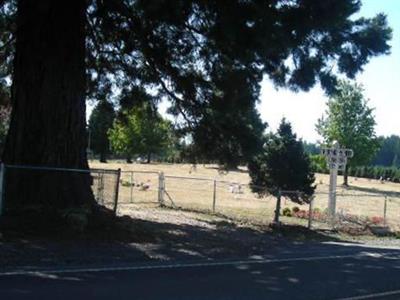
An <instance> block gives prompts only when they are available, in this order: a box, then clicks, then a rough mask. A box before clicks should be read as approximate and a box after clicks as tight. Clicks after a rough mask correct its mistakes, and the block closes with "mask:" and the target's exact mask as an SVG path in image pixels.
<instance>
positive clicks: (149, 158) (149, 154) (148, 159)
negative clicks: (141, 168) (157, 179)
mask: <svg viewBox="0 0 400 300" xmlns="http://www.w3.org/2000/svg"><path fill="white" fill-rule="evenodd" d="M147 163H148V164H149V163H151V153H150V152H149V153H147Z"/></svg>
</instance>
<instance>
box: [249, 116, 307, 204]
mask: <svg viewBox="0 0 400 300" xmlns="http://www.w3.org/2000/svg"><path fill="white" fill-rule="evenodd" d="M249 175H250V177H251V184H252V185H253V187H252V189H253V190H254V191H255V192H258V193H260V194H263V193H266V192H272V193H273V194H275V195H276V194H277V192H278V190H281V191H299V192H301V193H299V194H297V193H293V194H287V197H288V198H290V199H291V200H292V201H294V202H298V203H303V202H308V201H309V200H310V197H311V196H312V195H313V194H314V190H315V186H314V181H315V177H314V173H313V172H312V170H311V162H310V159H309V156H308V154H307V153H305V152H304V148H303V143H302V141H301V140H297V139H296V134H294V133H293V132H292V127H291V125H290V123H287V122H286V121H285V120H284V119H283V120H282V122H281V124H280V125H279V129H278V132H277V133H276V134H274V135H270V136H269V137H268V138H267V141H266V143H265V146H264V150H263V152H262V153H261V154H259V155H258V156H256V157H255V158H254V159H253V160H252V161H251V163H250V164H249Z"/></svg>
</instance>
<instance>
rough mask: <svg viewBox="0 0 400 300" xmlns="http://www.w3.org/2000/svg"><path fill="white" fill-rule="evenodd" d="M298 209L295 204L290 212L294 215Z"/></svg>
mask: <svg viewBox="0 0 400 300" xmlns="http://www.w3.org/2000/svg"><path fill="white" fill-rule="evenodd" d="M299 210H300V208H298V207H297V206H294V207H293V208H292V212H293V214H294V215H295V214H296V213H298V212H299Z"/></svg>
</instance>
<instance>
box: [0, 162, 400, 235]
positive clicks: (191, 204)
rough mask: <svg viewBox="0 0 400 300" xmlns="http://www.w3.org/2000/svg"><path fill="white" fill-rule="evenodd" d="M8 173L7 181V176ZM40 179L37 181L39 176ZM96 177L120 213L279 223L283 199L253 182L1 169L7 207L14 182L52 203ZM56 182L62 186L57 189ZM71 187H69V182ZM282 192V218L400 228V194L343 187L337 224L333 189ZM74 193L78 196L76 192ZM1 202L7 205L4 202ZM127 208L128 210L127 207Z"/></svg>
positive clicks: (99, 192) (94, 189)
mask: <svg viewBox="0 0 400 300" xmlns="http://www.w3.org/2000/svg"><path fill="white" fill-rule="evenodd" d="M2 176H3V180H1V177H2ZM33 178H34V179H33ZM82 180H90V187H91V193H92V195H94V198H95V199H96V201H97V203H99V204H100V205H104V206H106V207H108V208H110V209H113V210H114V211H116V212H117V205H118V206H119V207H124V206H126V207H130V205H131V204H134V205H140V206H141V207H143V208H146V207H158V206H159V205H162V206H167V207H171V208H176V209H184V210H191V211H198V212H205V213H216V214H223V215H225V216H227V217H230V218H234V219H237V220H242V221H247V222H253V223H257V224H269V223H271V222H273V220H274V217H276V216H275V215H274V213H275V210H276V204H277V198H276V197H275V196H273V195H271V194H266V195H264V196H259V195H258V194H257V193H253V192H252V186H251V185H249V184H243V183H239V182H230V181H223V180H214V179H210V178H199V177H184V176H166V175H164V174H163V173H162V172H153V171H122V172H121V171H119V170H104V169H91V170H73V169H60V168H38V167H24V166H9V165H6V166H4V165H3V171H2V172H0V190H2V191H3V192H2V194H3V196H2V197H1V198H0V199H3V205H0V208H2V209H3V210H4V209H7V197H8V193H9V192H10V191H7V187H8V186H9V185H10V181H16V182H17V184H15V182H14V184H13V186H14V189H15V188H17V189H18V190H19V195H20V196H21V199H22V201H23V199H25V198H26V199H29V197H30V195H27V194H26V193H25V192H24V191H32V190H35V189H34V188H32V186H31V185H32V184H34V185H37V187H38V192H40V194H41V195H49V201H51V199H53V198H54V197H57V195H54V194H52V193H54V191H63V190H64V189H65V188H66V185H65V183H66V182H71V181H82ZM54 186H56V188H54ZM67 186H68V185H67ZM285 193H286V194H287V193H297V192H296V191H285V192H283V193H282V197H281V203H280V215H281V217H280V220H281V221H283V222H284V223H288V224H297V225H304V226H309V227H311V226H313V227H315V228H331V227H332V226H335V227H358V228H366V227H367V226H370V225H376V226H388V227H390V228H391V229H393V230H396V231H399V230H400V192H387V191H370V190H367V189H360V188H358V190H357V188H356V187H352V188H349V189H347V190H345V189H341V190H339V192H338V193H337V194H336V216H335V219H334V223H332V219H331V218H330V217H329V213H328V202H329V193H328V192H327V191H325V190H322V191H321V190H317V191H316V192H315V194H314V197H313V200H312V203H311V204H308V203H307V204H302V205H300V204H297V203H293V202H292V201H290V200H289V199H288V198H287V197H286V196H287V195H285ZM71 197H74V195H73V194H71ZM0 204H1V203H0ZM121 211H123V210H121ZM0 213H1V211H0Z"/></svg>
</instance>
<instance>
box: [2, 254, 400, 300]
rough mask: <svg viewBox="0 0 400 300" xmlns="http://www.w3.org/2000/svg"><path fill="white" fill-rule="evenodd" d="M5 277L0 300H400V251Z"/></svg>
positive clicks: (97, 268) (16, 272)
mask: <svg viewBox="0 0 400 300" xmlns="http://www.w3.org/2000/svg"><path fill="white" fill-rule="evenodd" d="M308 250H309V251H307V249H303V250H302V251H297V253H296V252H291V253H282V254H278V255H276V256H274V257H270V258H258V259H251V260H242V261H240V260H236V261H208V262H207V261H205V262H194V261H191V262H188V263H170V264H165V263H164V264H161V263H157V264H145V265H123V264H121V265H118V266H91V267H86V268H85V267H80V268H78V269H76V268H72V269H65V268H60V269H57V268H54V269H52V270H50V269H48V270H28V269H27V268H25V269H23V270H14V271H8V272H2V273H1V272H0V299H4V300H5V299H7V300H8V299H56V300H61V299H69V300H76V299H163V300H166V299H353V300H356V299H400V250H395V249H376V248H365V247H336V246H335V247H333V246H332V247H328V248H326V247H325V248H323V249H322V248H318V247H317V248H313V249H308Z"/></svg>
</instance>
